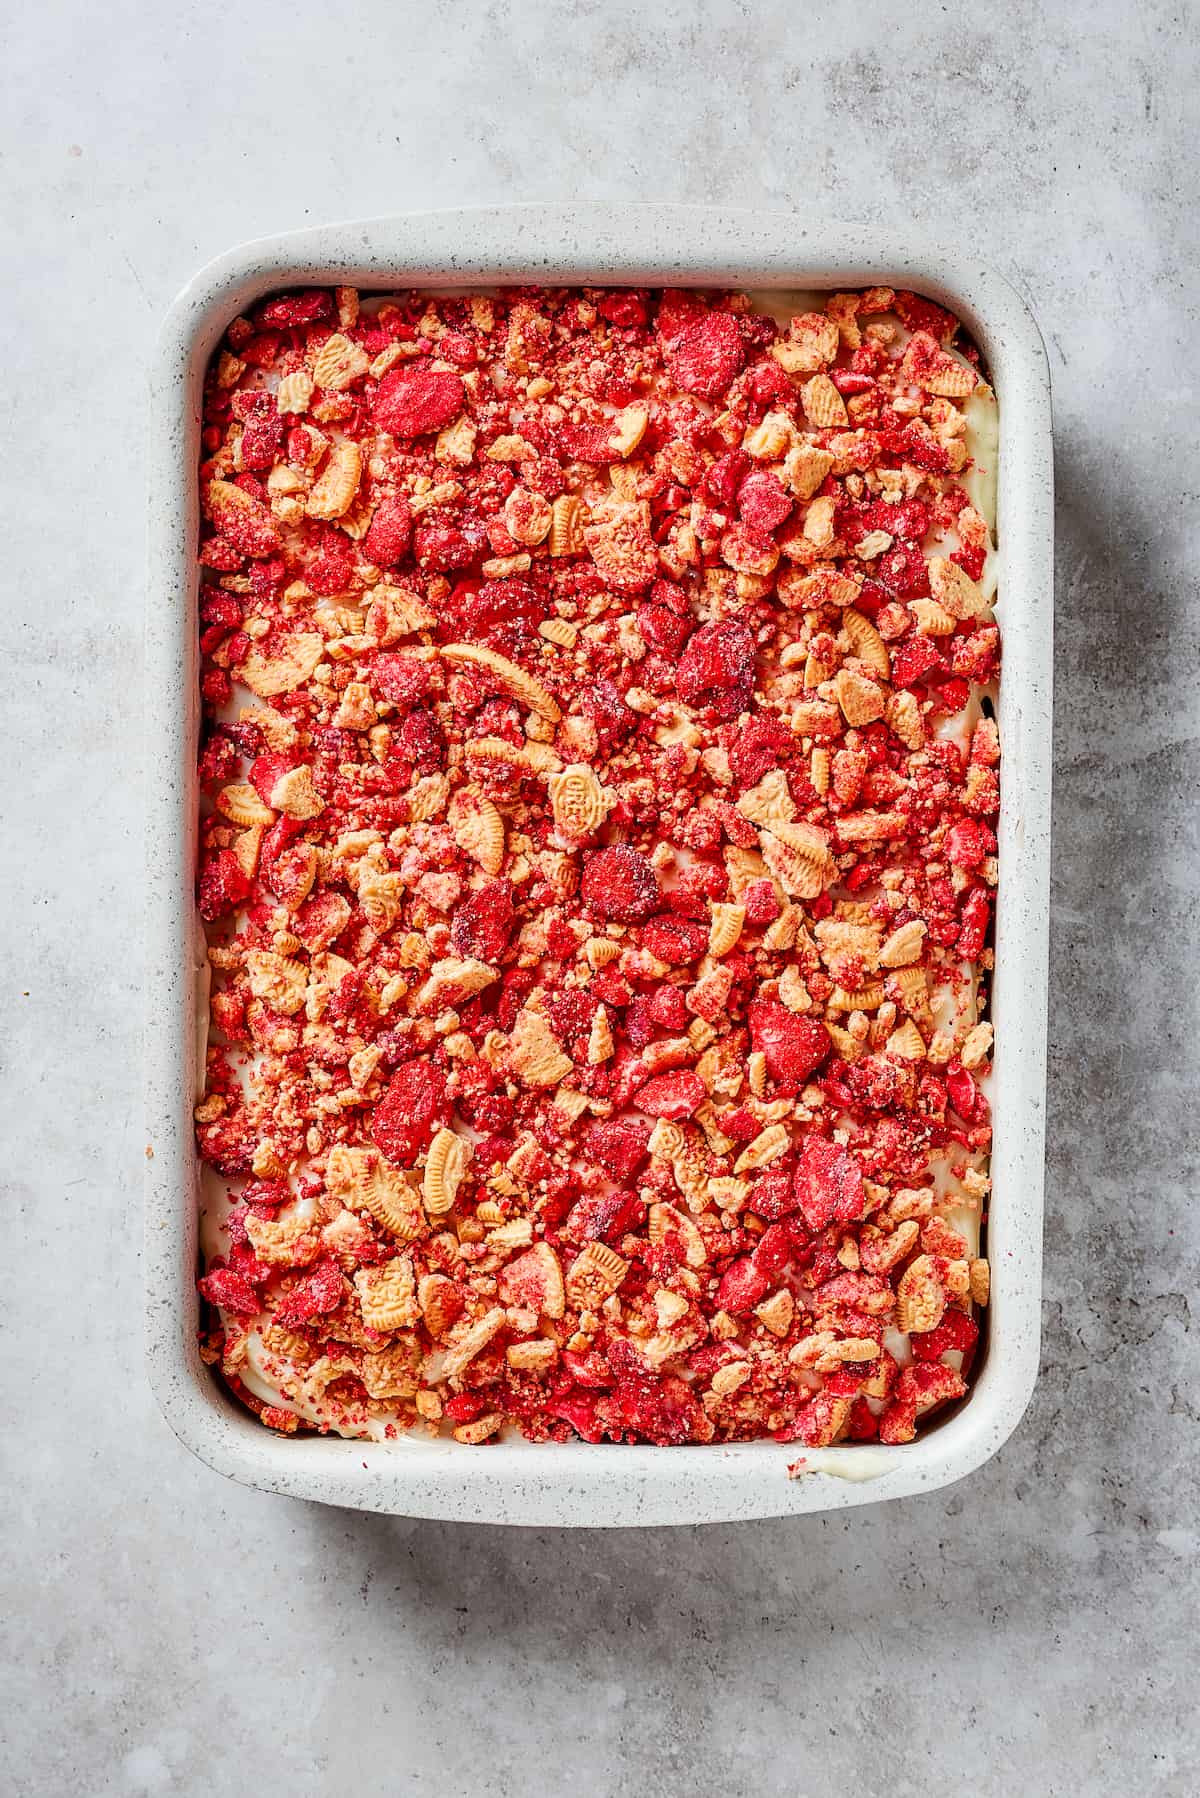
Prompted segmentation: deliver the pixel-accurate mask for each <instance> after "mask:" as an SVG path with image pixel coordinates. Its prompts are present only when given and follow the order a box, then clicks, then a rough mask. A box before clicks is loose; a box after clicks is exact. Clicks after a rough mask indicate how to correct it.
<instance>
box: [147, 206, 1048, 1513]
mask: <svg viewBox="0 0 1200 1798" xmlns="http://www.w3.org/2000/svg"><path fill="white" fill-rule="evenodd" d="M331 282H340V283H349V284H354V285H357V286H360V287H363V288H367V289H369V288H377V289H378V288H386V287H393V286H423V285H427V286H434V287H438V288H442V289H445V288H451V287H466V286H479V285H487V284H505V283H514V282H588V283H593V282H594V283H605V282H608V283H618V284H629V283H647V284H652V285H664V284H665V285H671V286H689V285H690V286H698V287H699V286H724V285H728V286H735V287H742V288H753V289H770V288H776V289H795V288H814V287H817V288H832V287H847V286H863V285H871V284H876V283H878V284H885V283H886V284H895V285H901V286H905V287H911V288H915V289H917V290H918V291H921V292H923V293H926V294H928V295H929V296H930V297H931V298H933V299H938V300H942V301H944V302H945V303H946V304H947V305H949V306H950V307H952V308H953V310H954V311H955V312H956V313H957V314H958V315H959V317H960V318H962V320H963V322H964V323H965V324H966V326H967V328H968V329H969V330H970V331H971V332H972V334H973V335H974V336H975V338H976V340H977V341H978V343H979V344H980V347H981V349H982V350H983V353H984V356H985V358H986V360H987V362H988V364H989V367H990V371H991V375H992V379H993V383H994V385H995V387H996V389H997V392H998V395H999V401H1000V431H1001V439H1000V453H999V501H998V510H999V538H1000V553H1001V556H1002V573H1001V607H1002V609H1001V618H1002V621H1003V626H1004V654H1005V678H1004V681H1003V682H1002V687H1001V699H1000V726H1001V732H1002V739H1003V743H1004V754H1005V763H1004V780H1003V797H1002V809H1001V818H1000V833H999V835H1000V858H1001V868H1002V879H1001V885H1000V892H999V903H998V913H997V926H996V929H997V939H996V944H997V968H996V975H995V981H994V989H993V1013H994V1016H995V1019H996V1023H997V1037H998V1047H997V1054H996V1059H995V1074H994V1091H993V1095H992V1097H993V1108H994V1116H995V1130H996V1136H995V1143H996V1146H995V1150H994V1154H993V1161H992V1172H993V1180H994V1192H993V1199H992V1205H991V1211H990V1217H989V1254H990V1258H991V1264H992V1269H993V1298H992V1306H991V1317H990V1326H989V1342H988V1349H987V1354H986V1357H985V1359H984V1361H983V1364H982V1366H981V1367H980V1369H979V1372H978V1376H977V1378H976V1380H975V1382H974V1385H973V1387H972V1390H971V1393H970V1395H969V1396H968V1398H967V1399H966V1400H964V1401H963V1403H962V1404H961V1405H960V1406H959V1407H958V1409H957V1410H956V1411H955V1412H954V1413H953V1414H951V1415H949V1416H947V1417H946V1418H945V1419H943V1420H942V1421H941V1422H939V1423H936V1424H935V1425H934V1426H933V1427H932V1428H929V1429H927V1430H926V1432H925V1433H923V1434H922V1435H921V1436H919V1437H918V1438H917V1440H916V1441H914V1442H912V1443H910V1444H905V1445H904V1446H896V1447H882V1446H873V1447H864V1448H854V1447H837V1448H832V1449H826V1450H810V1451H807V1452H806V1453H805V1454H804V1455H803V1456H802V1459H801V1465H802V1469H803V1471H802V1473H801V1476H800V1477H797V1478H794V1479H789V1477H788V1468H789V1466H794V1465H795V1464H796V1461H797V1450H796V1446H795V1445H790V1446H785V1445H780V1444H775V1443H771V1442H760V1443H745V1444H736V1445H723V1446H712V1447H688V1448H674V1449H670V1450H666V1449H662V1448H655V1447H642V1446H610V1445H603V1446H600V1445H588V1444H584V1443H573V1444H566V1445H559V1444H545V1445H534V1444H530V1443H526V1442H520V1441H519V1442H507V1441H505V1442H500V1443H497V1444H495V1445H492V1446H491V1447H489V1449H488V1450H487V1451H486V1452H485V1453H477V1452H471V1451H470V1450H468V1449H466V1448H464V1446H463V1445H461V1444H459V1443H455V1442H453V1441H443V1440H426V1439H421V1440H405V1441H403V1442H400V1443H390V1444H389V1443H372V1442H362V1441H347V1440H342V1439H340V1438H319V1437H299V1438H291V1439H283V1438H279V1437H276V1436H274V1435H272V1434H271V1433H269V1432H268V1431H266V1430H264V1429H262V1427H261V1426H260V1425H259V1424H258V1423H257V1422H255V1421H254V1420H253V1419H252V1418H251V1417H250V1416H249V1415H247V1414H246V1413H244V1412H243V1411H242V1410H241V1409H240V1408H239V1407H238V1406H237V1405H236V1403H235V1402H234V1401H233V1400H232V1399H230V1398H229V1397H228V1396H227V1395H226V1393H225V1392H224V1390H223V1389H222V1388H221V1386H220V1385H219V1383H218V1381H217V1380H216V1379H215V1377H214V1376H212V1375H211V1374H210V1373H209V1371H208V1370H207V1369H206V1368H205V1367H204V1366H203V1364H202V1363H201V1361H200V1358H199V1354H198V1352H197V1348H196V1342H195V1336H196V1326H197V1303H198V1301H197V1298H196V1294H195V1268H196V1227H197V1226H196V1210H197V1208H196V1200H195V1194H196V1182H197V1165H196V1156H195V1150H194V1147H193V1139H192V1122H191V1110H192V1104H193V1101H194V1096H195V1093H196V1078H197V1059H198V1057H197V1027H196V1013H197V1008H196V990H197V980H198V970H199V969H200V967H201V966H202V964H203V940H202V937H201V935H200V931H199V926H198V922H197V920H196V917H195V913H194V907H193V902H192V880H193V856H194V847H195V843H194V834H195V823H194V820H195V787H194V780H195V746H196V731H197V725H198V705H197V695H196V664H195V654H196V650H195V640H196V628H195V606H196V593H197V574H196V568H195V556H194V545H195V536H196V526H197V503H198V502H197V493H196V478H195V468H196V464H197V460H198V457H197V433H198V430H199V416H200V392H201V385H202V381H203V373H204V368H205V364H206V362H207V360H208V357H209V355H210V354H211V352H212V350H213V348H214V346H215V344H216V342H217V340H218V338H219V337H220V335H221V333H222V331H223V330H224V328H225V326H226V325H227V324H228V322H229V320H230V319H231V318H232V317H234V316H235V315H236V314H237V313H239V312H241V311H243V310H245V309H246V308H247V307H248V306H250V305H252V304H253V303H254V302H255V301H256V300H257V299H258V298H260V297H261V296H262V295H263V294H264V293H266V292H268V291H270V290H272V289H275V288H278V287H281V286H296V285H301V286H302V285H305V284H307V283H325V284H328V283H331ZM153 386H154V393H153V399H154V440H153V445H152V457H151V476H152V500H151V517H150V578H149V582H148V590H149V596H150V600H149V615H148V626H147V664H148V683H147V689H148V701H147V723H148V730H149V733H150V738H149V748H150V754H149V756H148V766H150V767H151V768H153V769H155V770H156V772H157V778H156V779H154V780H153V781H152V783H151V790H150V796H149V806H148V827H147V880H148V887H149V900H148V929H149V941H148V954H147V960H148V1022H147V1099H148V1121H149V1141H150V1144H151V1148H152V1151H153V1153H152V1157H151V1159H150V1160H149V1161H148V1164H147V1187H146V1282H147V1301H148V1359H149V1368H150V1374H151V1380H152V1383H153V1386H154V1388H155V1391H156V1393H157V1395H158V1397H159V1401H160V1403H161V1405H162V1407H163V1410H164V1412H165V1414H166V1416H167V1418H168V1421H169V1422H170V1423H171V1425H172V1427H173V1428H174V1429H175V1431H176V1432H177V1434H178V1435H179V1436H180V1437H181V1439H182V1440H183V1441H184V1442H185V1443H186V1444H187V1446H188V1447H190V1448H191V1449H192V1450H193V1451H194V1452H195V1453H196V1454H197V1455H198V1456H199V1457H200V1458H201V1459H203V1460H204V1461H206V1462H208V1463H209V1464H210V1465H212V1466H213V1467H215V1468H217V1469H218V1470H219V1471H220V1472H222V1473H225V1474H227V1475H229V1476H230V1477H233V1478H236V1479H240V1480H242V1481H244V1482H246V1483H248V1484H251V1485H254V1486H258V1487H262V1488H264V1489H267V1490H271V1491H278V1492H283V1493H287V1494H289V1495H291V1496H295V1497H304V1498H313V1499H318V1500H322V1501H324V1502H327V1503H333V1504H342V1505H349V1506H354V1507H357V1508H361V1509H368V1510H378V1511H385V1512H395V1513H399V1514H403V1515H409V1516H426V1517H440V1518H446V1519H464V1520H474V1521H479V1522H507V1523H520V1524H536V1525H552V1524H559V1525H562V1524H575V1525H622V1524H651V1523H652V1524H659V1523H699V1522H717V1521H732V1520H734V1519H739V1518H748V1517H764V1516H774V1515H781V1514H785V1513H789V1512H798V1511H813V1510H825V1509H833V1508H840V1507H841V1506H843V1505H847V1504H855V1503H863V1502H868V1501H874V1500H876V1499H882V1498H892V1497H901V1496H904V1495H906V1494H911V1493H914V1492H917V1491H921V1490H930V1489H934V1488H936V1487H938V1486H942V1485H945V1484H947V1483H949V1482H950V1481H952V1480H955V1479H958V1478H961V1477H962V1476H963V1475H964V1474H966V1473H968V1472H970V1471H971V1470H972V1469H973V1468H975V1467H977V1466H978V1465H979V1464H980V1463H981V1462H982V1461H984V1460H986V1459H987V1458H988V1457H989V1456H990V1455H991V1454H993V1453H994V1452H995V1450H996V1449H997V1448H998V1447H999V1446H1000V1444H1001V1443H1002V1442H1003V1441H1004V1439H1005V1437H1006V1436H1007V1435H1008V1434H1009V1433H1010V1431H1011V1430H1012V1429H1013V1427H1014V1426H1015V1424H1016V1423H1017V1421H1018V1420H1019V1418H1020V1416H1021V1413H1022V1411H1023V1410H1024V1407H1025V1404H1026V1403H1027V1401H1028V1398H1029V1395H1030V1392H1031V1390H1032V1386H1033V1381H1034V1377H1035V1374H1036V1369H1037V1360H1038V1337H1039V1300H1040V1233H1041V1207H1042V1142H1043V1094H1044V1065H1045V991H1046V930H1047V889H1048V862H1049V853H1048V851H1049V782H1050V774H1049V769H1050V670H1051V609H1052V587H1051V568H1052V523H1051V519H1052V492H1051V481H1052V465H1051V449H1050V407H1049V390H1048V376H1047V369H1046V362H1045V356H1044V352H1043V350H1042V346H1041V343H1040V340H1039V338H1038V335H1037V330H1036V327H1035V326H1034V324H1033V321H1032V319H1031V317H1030V315H1029V313H1028V311H1027V309H1026V308H1025V306H1024V304H1023V303H1022V301H1021V300H1020V299H1019V298H1018V297H1017V295H1016V294H1015V293H1014V292H1013V290H1012V289H1011V288H1010V287H1008V286H1007V284H1006V283H1005V282H1004V281H1003V280H1002V279H1001V278H1000V277H999V276H998V275H996V274H995V273H994V272H993V271H991V270H990V269H988V268H987V267H986V265H983V264H981V263H979V262H977V261H976V260H975V259H974V258H969V257H956V256H953V255H950V254H947V253H945V252H942V251H940V250H936V249H933V248H930V247H928V246H923V245H914V241H913V239H912V238H911V236H910V235H908V234H905V236H904V237H903V238H900V237H899V236H897V235H896V234H894V233H886V232H885V233H879V232H876V231H873V230H870V231H868V230H867V229H866V228H862V227H848V226H841V225H825V224H817V223H815V222H812V221H802V220H799V219H796V218H794V217H792V216H790V215H787V214H768V213H752V212H734V211H729V212H726V211H715V210H710V209H707V208H694V207H660V206H601V205H595V206H578V205H559V206H543V205H536V206H524V207H503V208H495V209H487V210H472V211H461V212H445V213H427V214H411V215H405V216H400V217H395V218H386V219H379V220H368V221H360V222H356V223H351V224H344V225H336V226H329V227H320V228H317V229H313V230H309V231H304V232H298V233H294V234H291V235H288V236H284V237H279V238H274V239H268V240H263V241H260V242H256V243H251V244H247V245H245V246H243V247H242V248H240V249H238V250H235V251H232V252H231V253H229V254H228V255H227V256H225V257H222V258H221V259H219V260H218V261H217V262H214V263H212V264H210V265H209V267H207V268H206V269H204V270H202V271H201V273H200V274H199V275H197V277H196V278H195V280H194V281H193V282H192V283H191V284H190V285H189V286H188V288H187V289H186V290H185V291H184V293H183V294H182V295H181V296H180V298H179V299H178V300H177V301H176V303H175V305H174V307H173V308H172V310H171V313H170V315H169V317H168V319H167V321H166V324H165V327H164V330H163V334H162V339H161V343H160V349H159V355H158V360H157V364H156V368H155V374H154V383H153Z"/></svg>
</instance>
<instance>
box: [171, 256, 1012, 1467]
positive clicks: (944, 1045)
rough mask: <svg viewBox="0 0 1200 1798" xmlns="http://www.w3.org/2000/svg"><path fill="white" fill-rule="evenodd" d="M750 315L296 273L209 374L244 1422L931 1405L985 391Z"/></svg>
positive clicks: (961, 1021)
mask: <svg viewBox="0 0 1200 1798" xmlns="http://www.w3.org/2000/svg"><path fill="white" fill-rule="evenodd" d="M781 297H782V296H781ZM767 305H768V301H767V300H763V301H761V302H760V301H756V300H752V299H751V298H750V297H748V296H745V295H739V294H701V293H697V292H661V293H658V292H649V291H646V290H642V289H635V290H631V291H616V290H605V289H591V288H588V289H582V290H562V289H559V290H553V291H549V290H543V289H536V288H530V289H511V290H507V291H506V292H505V293H504V295H503V297H499V298H496V297H486V298H485V297H483V296H480V295H469V294H468V295H460V296H457V297H453V298H444V299H435V298H432V297H430V296H429V295H427V294H423V293H407V294H402V295H400V296H398V297H396V298H387V299H384V298H380V297H371V298H364V299H362V300H361V301H360V297H359V295H358V293H357V292H355V291H354V290H353V289H349V288H338V289H336V290H334V291H333V292H326V291H306V292H302V293H295V294H286V295H282V296H280V297H278V298H276V299H272V300H270V301H268V302H267V303H265V304H264V305H262V306H260V307H259V308H258V309H257V311H256V312H255V313H254V314H253V315H252V316H250V317H246V318H239V319H236V320H235V321H234V323H233V324H232V325H231V326H230V328H229V331H228V333H227V336H226V339H225V342H224V344H223V346H222V348H221V349H220V351H219V353H218V354H217V356H216V358H215V359H214V362H213V366H212V368H211V371H210V374H209V379H208V382H207V386H206V390H205V402H204V422H203V447H204V461H203V464H202V467H201V470H200V475H201V496H202V512H203V526H202V537H201V545H200V563H201V567H202V570H203V585H202V588H201V600H200V618H201V625H200V629H201V639H200V641H201V651H202V657H203V662H202V673H201V684H202V692H203V699H204V708H205V734H204V742H203V746H202V750H201V756H200V782H201V792H202V801H203V803H202V812H203V815H202V818H201V825H200V866H199V883H198V893H199V907H200V912H201V915H202V917H203V919H204V920H205V924H206V927H207V933H208V957H209V962H210V965H211V970H212V974H213V990H212V996H211V1005H210V1016H209V1039H208V1041H209V1047H208V1051H207V1082H206V1088H205V1094H204V1098H203V1100H202V1102H201V1103H200V1105H199V1106H198V1107H197V1111H196V1128H197V1135H198V1140H199V1146H200V1152H201V1155H202V1157H203V1159H204V1162H205V1163H206V1173H205V1205H204V1211H205V1215H204V1231H203V1236H204V1246H205V1251H206V1271H205V1273H204V1275H203V1277H202V1279H201V1281H200V1290H201V1293H202V1295H203V1297H204V1298H205V1299H206V1300H207V1301H208V1304H209V1306H210V1307H211V1313H210V1318H209V1323H208V1326H207V1327H206V1329H205V1332H204V1335H203V1338H202V1347H203V1352H204V1354H205V1356H206V1358H207V1359H208V1360H209V1361H210V1362H212V1363H214V1364H217V1365H219V1367H220V1369H221V1371H222V1373H223V1375H224V1377H225V1378H226V1380H227V1381H228V1382H229V1383H230V1384H231V1386H232V1387H233V1389H234V1390H235V1391H236V1392H237V1393H238V1394H239V1395H240V1396H241V1397H242V1399H244V1401H245V1402H246V1403H247V1404H248V1405H249V1406H250V1407H251V1408H252V1409H253V1410H254V1411H255V1412H257V1413H258V1414H259V1416H260V1417H261V1418H262V1421H263V1422H264V1423H265V1424H266V1425H267V1426H268V1427H270V1428H273V1429H275V1430H282V1431H293V1430H296V1429H297V1428H304V1429H310V1428H315V1429H318V1430H328V1431H336V1432H339V1433H341V1434H343V1435H347V1436H374V1437H379V1438H387V1437H391V1436H397V1435H399V1434H401V1433H402V1432H404V1431H408V1430H413V1429H422V1430H427V1431H433V1432H439V1431H440V1432H446V1433H453V1435H454V1436H455V1437H456V1438H457V1439H458V1440H459V1441H460V1442H464V1443H483V1442H486V1441H487V1440H489V1439H491V1438H494V1437H496V1436H497V1435H498V1434H499V1433H500V1432H501V1431H502V1430H505V1429H508V1428H514V1427H515V1428H516V1429H517V1430H519V1431H520V1432H522V1433H523V1434H524V1435H525V1436H527V1437H529V1438H531V1439H533V1440H537V1441H540V1440H546V1439H554V1440H558V1441H563V1440H567V1439H571V1438H575V1437H580V1438H583V1439H584V1440H585V1441H587V1442H603V1441H607V1442H632V1441H645V1442H651V1443H658V1444H677V1443H705V1442H712V1441H730V1440H740V1439H748V1438H755V1437H762V1436H767V1437H774V1438H775V1439H776V1440H779V1441H783V1442H796V1443H800V1444H802V1445H804V1446H806V1447H809V1448H817V1447H825V1446H828V1445H830V1444H833V1443H837V1442H843V1441H853V1442H864V1441H871V1440H879V1441H882V1442H885V1443H903V1442H907V1441H910V1440H911V1439H912V1438H913V1436H914V1434H915V1433H916V1430H917V1429H918V1427H919V1425H920V1421H921V1419H922V1418H923V1417H925V1416H927V1415H928V1414H930V1413H932V1412H933V1411H935V1410H936V1409H937V1408H938V1407H940V1406H943V1405H945V1404H946V1403H948V1402H949V1401H953V1400H955V1399H958V1398H960V1397H962V1395H963V1394H964V1392H965V1390H966V1379H967V1375H968V1373H969V1369H970V1364H971V1360H972V1357H973V1355H974V1352H975V1347H976V1342H977V1339H978V1335H979V1321H978V1312H979V1308H980V1307H981V1306H984V1305H986V1303H987V1298H988V1266H987V1262H986V1261H985V1260H984V1259H982V1258H981V1257H980V1255H979V1253H978V1243H979V1223H980V1219H981V1216H982V1209H983V1207H984V1206H985V1204H986V1200H987V1194H988V1191H989V1181H988V1177H987V1173H986V1167H987V1155H988V1151H989V1148H990V1142H991V1130H990V1121H989V1107H988V1101H987V1097H986V1090H985V1089H986V1085H987V1076H988V1073H989V1063H990V1055H991V1043H992V1030H991V1025H990V1024H989V1023H987V1022H986V1021H984V1014H985V1011H986V1000H987V985H988V976H989V970H990V968H991V962H992V953H991V950H990V948H989V947H988V946H987V944H988V938H989V931H990V921H991V912H992V904H993V898H994V890H995V883H996V837H995V823H996V814H997V809H998V803H999V787H998V764H999V743H998V738H997V733H996V728H995V724H994V722H993V721H992V708H991V703H990V701H991V697H992V688H993V684H994V681H995V678H996V674H997V665H998V656H999V633H998V630H997V627H996V623H995V618H994V614H993V597H994V588H995V554H994V548H993V543H992V535H991V497H990V495H991V481H992V479H993V475H994V470H993V468H992V467H991V462H992V456H993V451H992V445H993V443H994V424H993V421H994V410H995V407H994V397H993V395H992V393H991V390H990V388H989V387H988V386H987V385H986V382H985V380H984V377H983V374H982V372H981V368H980V364H979V359H978V355H977V353H976V352H975V350H974V348H973V346H972V345H971V344H970V343H969V342H968V341H967V340H966V339H965V338H964V337H963V335H962V333H961V331H960V329H959V326H958V324H957V321H956V320H955V319H954V318H953V317H951V316H950V314H949V313H947V312H944V311H943V310H942V309H941V308H940V307H937V306H935V305H933V304H932V303H931V302H929V301H927V300H924V299H921V298H919V297H918V296H917V295H915V294H907V293H902V292H893V291H892V290H891V289H888V288H873V289H870V290H868V291H866V292H860V293H839V294H831V295H828V296H824V297H823V298H822V299H820V300H818V301H815V302H814V303H813V306H812V309H811V310H807V311H801V312H798V313H794V314H792V313H783V312H782V311H780V312H778V313H772V312H770V311H768V309H767Z"/></svg>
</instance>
